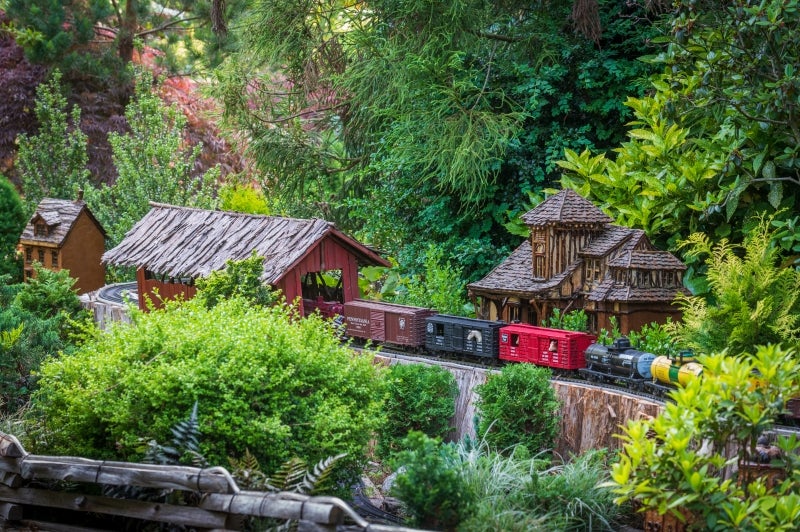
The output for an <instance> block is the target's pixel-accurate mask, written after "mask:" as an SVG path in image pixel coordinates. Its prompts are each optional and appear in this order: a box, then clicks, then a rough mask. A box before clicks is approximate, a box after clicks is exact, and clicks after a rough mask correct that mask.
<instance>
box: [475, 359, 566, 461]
mask: <svg viewBox="0 0 800 532" xmlns="http://www.w3.org/2000/svg"><path fill="white" fill-rule="evenodd" d="M550 376H551V373H550V370H549V369H547V368H540V367H536V366H534V365H531V364H511V365H508V366H505V367H504V368H503V370H502V371H501V372H500V373H499V374H496V375H490V376H489V377H488V379H487V380H486V383H485V384H481V385H479V386H477V387H476V389H475V391H476V393H477V394H478V399H477V402H476V407H477V411H478V416H479V420H478V433H479V436H480V437H482V438H484V439H485V440H486V441H487V442H488V443H489V444H491V445H494V446H495V447H496V448H498V449H501V450H502V449H510V448H512V447H513V446H515V445H518V444H519V445H523V446H525V447H526V448H527V449H528V451H530V452H531V453H538V452H540V451H545V450H548V449H551V448H552V447H553V443H554V441H555V438H556V436H557V435H558V424H559V416H558V413H559V403H558V400H557V399H556V395H555V392H554V391H553V388H552V386H551V385H550Z"/></svg>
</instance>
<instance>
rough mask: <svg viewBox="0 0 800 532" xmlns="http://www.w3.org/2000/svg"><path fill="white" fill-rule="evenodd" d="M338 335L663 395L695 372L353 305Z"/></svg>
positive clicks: (553, 335)
mask: <svg viewBox="0 0 800 532" xmlns="http://www.w3.org/2000/svg"><path fill="white" fill-rule="evenodd" d="M337 310H338V309H337ZM341 311H342V313H343V316H344V325H345V334H346V335H347V336H349V337H351V338H357V339H361V340H369V341H373V342H378V343H381V344H388V345H392V346H398V347H402V348H411V349H417V350H418V349H425V350H426V351H428V352H431V353H446V354H450V355H458V356H467V357H471V358H475V359H482V360H484V361H495V360H502V361H509V362H523V363H530V364H535V365H537V366H544V367H548V368H550V369H551V370H553V372H554V373H555V374H567V375H569V376H572V377H578V376H580V377H582V378H584V379H586V380H589V381H595V382H602V383H612V382H613V383H617V384H622V385H625V386H628V387H630V388H633V389H636V390H646V391H650V392H652V393H663V392H665V391H667V390H670V389H672V388H673V387H674V386H675V385H677V384H685V383H686V382H688V380H689V379H691V378H695V377H697V376H698V375H700V374H701V373H702V366H700V364H698V363H697V362H696V361H695V360H694V359H693V357H691V356H689V355H688V354H686V353H683V354H681V355H680V356H679V357H674V358H673V357H666V356H656V355H654V354H652V353H646V352H643V351H639V350H637V349H634V348H633V346H632V345H631V343H630V341H629V340H628V338H626V337H620V338H617V339H616V340H614V342H613V343H612V344H611V345H608V346H607V345H602V344H600V343H597V338H596V337H595V336H593V335H591V334H588V333H584V332H576V331H566V330H560V329H552V328H547V327H537V326H534V325H528V324H524V323H511V324H508V323H505V322H502V321H488V320H479V319H473V318H464V317H460V316H450V315H446V314H439V313H437V312H436V311H435V310H432V309H427V308H422V307H412V306H407V305H398V304H396V303H386V302H382V301H367V300H362V299H357V300H354V301H349V302H347V303H345V304H344V305H343V308H342V309H341Z"/></svg>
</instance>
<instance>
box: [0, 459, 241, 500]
mask: <svg viewBox="0 0 800 532" xmlns="http://www.w3.org/2000/svg"><path fill="white" fill-rule="evenodd" d="M0 473H12V474H18V475H20V476H21V477H22V478H23V479H25V480H32V479H35V478H36V479H58V480H67V481H71V482H92V483H96V484H110V485H114V486H143V487H148V488H164V489H179V490H190V491H202V492H209V491H213V492H220V493H231V492H234V491H236V489H238V488H236V486H235V483H233V482H232V480H231V478H230V475H229V474H225V473H223V472H222V469H221V468H212V469H200V468H197V467H188V466H169V465H157V464H134V463H128V462H109V461H102V460H90V459H88V458H77V457H72V456H39V455H34V454H29V455H27V456H25V457H24V458H20V459H8V458H5V459H0Z"/></svg>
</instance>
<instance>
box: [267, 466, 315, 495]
mask: <svg viewBox="0 0 800 532" xmlns="http://www.w3.org/2000/svg"><path fill="white" fill-rule="evenodd" d="M306 467H307V464H306V462H305V460H302V459H301V458H297V457H294V458H290V459H289V460H287V461H286V462H284V463H283V465H281V467H280V468H279V469H278V470H277V471H276V472H275V474H274V475H273V476H272V477H270V479H269V484H270V486H272V487H274V488H275V490H276V491H293V492H296V493H301V492H299V491H298V490H297V487H298V486H299V485H301V484H302V482H303V478H304V477H305V474H306Z"/></svg>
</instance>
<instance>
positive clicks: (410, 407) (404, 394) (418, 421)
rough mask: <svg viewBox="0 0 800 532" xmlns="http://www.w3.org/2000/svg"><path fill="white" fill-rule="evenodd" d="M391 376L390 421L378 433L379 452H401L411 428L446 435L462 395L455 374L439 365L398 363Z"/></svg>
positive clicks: (388, 414)
mask: <svg viewBox="0 0 800 532" xmlns="http://www.w3.org/2000/svg"><path fill="white" fill-rule="evenodd" d="M387 377H388V388H389V391H388V394H387V396H386V404H385V407H384V412H385V413H386V424H385V425H384V426H383V428H382V429H381V431H380V432H379V433H378V447H377V451H378V454H379V455H380V456H384V457H387V456H389V455H390V454H392V453H394V452H397V451H398V450H399V449H400V441H401V440H402V439H403V438H405V437H406V436H407V435H408V432H409V431H410V430H416V431H420V432H422V433H424V434H426V435H427V436H430V437H432V438H444V437H445V436H446V435H447V433H448V432H449V431H450V429H451V426H450V421H451V420H452V418H453V415H455V409H456V407H455V399H456V397H457V396H458V386H457V385H456V379H455V377H454V376H453V374H452V373H450V372H449V371H447V370H446V369H444V368H441V367H439V366H429V365H426V364H395V365H393V366H392V367H391V368H390V369H389V374H388V376H387Z"/></svg>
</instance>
